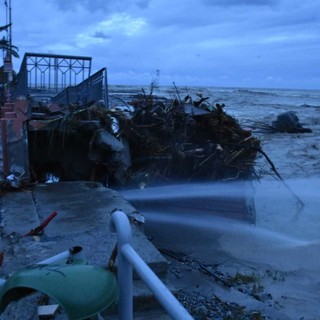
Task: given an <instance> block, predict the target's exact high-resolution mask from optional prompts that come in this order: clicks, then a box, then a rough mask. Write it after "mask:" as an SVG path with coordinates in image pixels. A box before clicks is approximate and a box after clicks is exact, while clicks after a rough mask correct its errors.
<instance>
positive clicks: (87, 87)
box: [51, 68, 108, 106]
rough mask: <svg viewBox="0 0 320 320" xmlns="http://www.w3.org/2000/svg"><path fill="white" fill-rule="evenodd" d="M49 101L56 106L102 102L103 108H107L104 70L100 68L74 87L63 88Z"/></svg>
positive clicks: (105, 73) (105, 74)
mask: <svg viewBox="0 0 320 320" xmlns="http://www.w3.org/2000/svg"><path fill="white" fill-rule="evenodd" d="M51 100H52V102H54V103H56V104H57V105H69V104H71V103H83V104H84V105H86V104H87V103H90V102H97V101H99V100H103V101H104V104H105V106H108V92H107V72H106V68H102V69H101V70H99V71H97V72H96V73H95V74H93V75H92V76H90V77H89V78H87V79H86V80H84V81H82V82H81V83H79V84H78V85H76V86H69V87H67V88H65V89H64V90H63V91H62V92H60V93H59V94H58V95H56V96H55V97H53V98H52V99H51Z"/></svg>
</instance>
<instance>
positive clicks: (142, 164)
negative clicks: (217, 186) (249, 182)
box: [119, 95, 260, 183]
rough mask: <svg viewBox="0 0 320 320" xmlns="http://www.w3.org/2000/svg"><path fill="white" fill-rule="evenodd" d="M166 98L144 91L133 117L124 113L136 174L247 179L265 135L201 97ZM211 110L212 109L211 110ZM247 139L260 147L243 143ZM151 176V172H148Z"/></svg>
mask: <svg viewBox="0 0 320 320" xmlns="http://www.w3.org/2000/svg"><path fill="white" fill-rule="evenodd" d="M178 97H179V98H178V99H173V100H165V99H161V100H159V99H157V97H154V96H150V95H149V96H147V95H138V96H136V97H135V98H134V99H133V100H132V101H130V102H129V104H130V105H131V106H133V107H134V112H133V114H132V117H131V118H128V117H120V118H119V125H120V132H119V135H120V136H122V137H124V138H125V139H126V141H128V143H129V146H130V152H131V157H132V168H131V169H132V171H131V176H130V178H131V179H133V180H139V179H141V176H144V177H145V178H144V179H145V180H148V181H145V182H146V183H147V182H161V181H163V182H165V181H168V180H169V181H179V180H185V181H190V180H199V179H201V180H203V179H205V180H223V179H230V178H239V179H244V178H248V177H249V176H251V175H252V172H253V170H254V161H255V158H256V155H257V151H256V149H255V148H257V147H259V145H260V144H259V140H258V139H256V138H254V137H253V136H252V135H251V133H250V132H249V131H246V130H244V129H242V128H241V127H240V125H239V123H238V121H237V120H236V119H235V118H233V117H231V116H229V115H228V114H226V113H225V112H224V110H223V105H219V104H216V105H215V106H211V107H210V108H209V107H208V106H207V105H206V104H205V103H204V102H205V101H207V100H208V99H207V98H203V97H200V100H199V101H195V102H193V101H192V99H191V98H190V97H189V96H187V97H186V98H185V99H181V97H180V96H178ZM210 109H211V111H210V112H209V111H207V110H210ZM242 144H246V145H247V146H248V145H249V146H250V145H251V146H254V147H255V148H252V149H249V148H238V147H237V145H242ZM146 177H147V178H146Z"/></svg>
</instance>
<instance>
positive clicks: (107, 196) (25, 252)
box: [0, 182, 167, 276]
mask: <svg viewBox="0 0 320 320" xmlns="http://www.w3.org/2000/svg"><path fill="white" fill-rule="evenodd" d="M2 203H3V209H2V216H3V227H2V235H3V240H4V241H2V247H4V246H5V247H4V248H2V250H3V251H4V252H5V257H4V263H3V266H2V268H1V269H0V276H2V275H3V274H4V273H5V272H12V271H14V270H18V269H20V268H23V267H24V266H27V265H30V264H33V263H35V262H38V261H41V260H44V259H46V258H48V257H50V256H53V255H55V254H57V253H60V252H63V251H65V250H67V249H69V248H70V247H73V246H82V247H83V248H84V250H83V252H84V255H85V257H86V258H87V260H88V261H89V263H90V264H95V265H100V266H105V265H107V263H108V260H109V257H110V255H111V252H112V250H113V248H114V246H115V244H116V234H115V233H112V232H111V229H110V213H111V212H112V211H113V210H114V209H119V210H122V211H124V212H125V213H127V214H129V215H130V214H131V213H133V212H135V211H136V210H135V208H134V207H133V206H132V205H131V204H130V203H129V202H127V201H126V200H124V199H123V198H122V197H121V196H120V195H119V194H118V193H117V192H115V191H113V190H111V189H107V188H104V187H103V186H102V185H101V184H99V183H95V182H63V183H54V184H43V185H37V186H36V187H34V188H33V190H32V191H24V192H14V193H8V194H5V195H4V196H3V199H2ZM53 211H57V213H58V215H57V216H56V217H55V218H54V219H53V220H52V221H51V222H50V223H49V225H48V226H47V227H46V229H45V234H44V236H42V238H41V241H34V239H33V238H32V237H22V235H24V234H25V233H26V232H28V231H30V230H31V229H33V228H35V227H37V226H38V225H39V224H40V223H41V222H42V221H43V220H45V219H46V218H47V217H48V216H49V215H50V214H51V213H52V212H53ZM13 232H14V233H15V234H14V236H10V234H12V233H13ZM132 232H133V239H132V245H133V247H134V248H135V249H136V251H137V252H138V253H139V254H140V255H141V257H142V258H143V259H144V260H145V262H146V263H147V264H148V265H149V266H150V267H151V268H152V269H153V270H154V271H155V272H156V273H157V274H161V273H165V272H166V270H167V260H166V259H165V258H164V257H163V256H162V255H161V254H160V253H159V252H158V251H157V250H156V248H155V247H154V246H153V244H152V243H151V242H150V241H148V239H147V238H146V237H145V236H144V234H143V233H142V232H141V231H140V230H139V228H138V227H137V226H136V225H134V224H132Z"/></svg>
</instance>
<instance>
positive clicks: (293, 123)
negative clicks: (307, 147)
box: [272, 111, 312, 133]
mask: <svg viewBox="0 0 320 320" xmlns="http://www.w3.org/2000/svg"><path fill="white" fill-rule="evenodd" d="M272 127H273V128H274V129H276V130H277V131H280V132H288V133H305V132H312V130H311V129H309V128H304V127H303V126H302V125H301V124H300V122H299V118H298V116H297V115H296V114H295V112H293V111H288V112H284V113H281V114H279V115H278V117H277V120H275V121H273V122H272Z"/></svg>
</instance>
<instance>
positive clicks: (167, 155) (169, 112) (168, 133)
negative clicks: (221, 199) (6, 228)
mask: <svg viewBox="0 0 320 320" xmlns="http://www.w3.org/2000/svg"><path fill="white" fill-rule="evenodd" d="M152 91H153V90H152V88H151V90H150V94H146V93H145V92H144V91H142V93H141V94H138V95H136V96H132V97H129V99H127V100H126V101H124V100H122V99H119V100H117V101H118V103H114V101H115V99H114V100H113V101H112V102H109V99H112V97H109V95H108V86H107V72H106V69H105V68H103V69H101V70H99V71H98V72H96V73H94V74H93V75H91V58H89V57H77V56H62V55H51V54H45V55H42V54H32V53H26V54H25V56H24V58H23V61H22V64H21V69H20V72H19V73H18V75H17V77H16V80H15V81H14V82H13V86H12V88H11V97H10V98H11V100H10V101H11V102H5V103H4V104H3V105H2V106H1V130H0V131H1V142H2V144H1V145H2V148H1V153H0V155H1V173H2V176H3V178H2V179H4V178H5V177H7V176H9V175H10V174H13V175H14V176H15V177H16V176H18V177H20V178H21V179H22V180H23V179H26V180H28V181H33V182H45V181H47V180H48V179H55V178H57V179H60V180H62V181H75V180H91V181H100V182H103V183H105V184H111V185H125V184H130V183H131V184H134V185H136V186H138V185H139V186H140V187H142V186H144V185H146V184H153V183H157V184H159V183H168V182H179V181H199V180H207V181H212V180H225V179H235V180H236V179H240V180H242V179H247V178H248V177H250V176H251V175H252V173H253V168H254V161H255V158H256V155H257V149H258V148H259V141H258V140H257V139H256V138H254V137H253V136H252V135H251V132H249V131H246V130H244V129H242V128H241V127H240V125H239V124H238V122H237V120H236V119H234V118H233V117H231V116H229V115H228V114H226V113H225V112H224V110H223V105H219V104H217V105H215V106H211V105H209V104H207V103H206V100H207V98H202V97H200V98H199V100H197V101H193V100H192V98H191V97H189V96H187V97H185V98H184V99H183V100H182V99H181V98H180V97H179V95H177V97H176V98H173V99H166V98H161V97H156V96H154V95H153V94H152ZM4 94H5V93H4ZM119 101H121V105H120V106H119Z"/></svg>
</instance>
